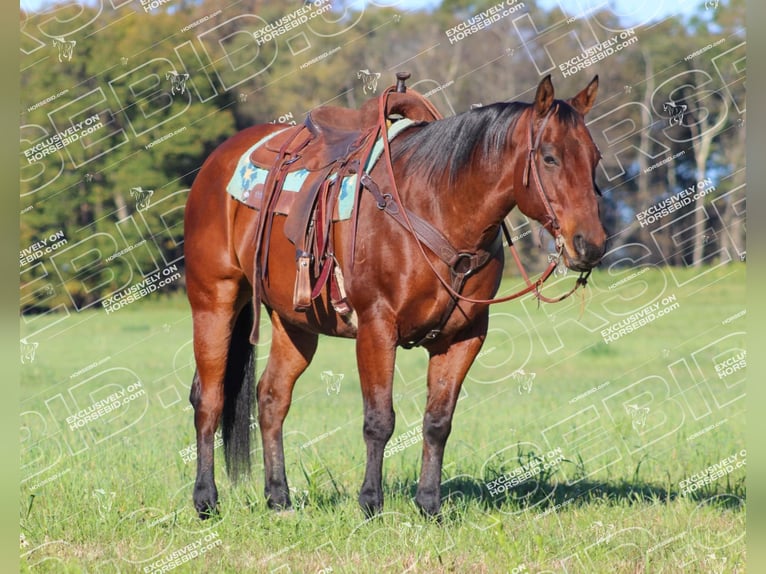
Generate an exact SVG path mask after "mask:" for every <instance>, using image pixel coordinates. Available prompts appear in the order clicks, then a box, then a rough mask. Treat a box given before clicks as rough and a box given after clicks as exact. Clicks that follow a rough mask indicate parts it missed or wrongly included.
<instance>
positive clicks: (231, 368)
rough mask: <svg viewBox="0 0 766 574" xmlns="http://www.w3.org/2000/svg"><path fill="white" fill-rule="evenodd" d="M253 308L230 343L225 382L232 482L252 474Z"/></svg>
mask: <svg viewBox="0 0 766 574" xmlns="http://www.w3.org/2000/svg"><path fill="white" fill-rule="evenodd" d="M252 325H253V308H252V305H250V304H248V305H246V306H245V308H244V309H242V311H240V313H239V316H238V317H237V320H236V322H235V323H234V329H233V330H232V333H231V343H230V344H229V360H228V362H227V365H226V377H225V378H224V382H223V396H224V399H223V416H222V421H221V426H222V429H223V451H224V457H225V459H226V471H227V472H228V474H229V477H230V478H231V480H232V482H237V480H239V478H240V477H242V476H247V475H248V474H249V473H250V425H251V423H252V422H253V421H252V420H250V417H251V414H252V411H253V404H254V400H255V349H254V347H253V345H251V344H250V338H249V337H250V330H251V329H252Z"/></svg>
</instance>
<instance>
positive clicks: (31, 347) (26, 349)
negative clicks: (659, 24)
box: [20, 338, 40, 365]
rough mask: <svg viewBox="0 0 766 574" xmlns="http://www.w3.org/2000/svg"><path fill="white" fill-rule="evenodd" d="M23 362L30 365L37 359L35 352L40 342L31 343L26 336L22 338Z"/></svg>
mask: <svg viewBox="0 0 766 574" xmlns="http://www.w3.org/2000/svg"><path fill="white" fill-rule="evenodd" d="M20 343H21V364H22V365H30V364H32V363H34V361H35V353H36V352H37V346H38V345H39V344H40V343H30V342H29V341H27V339H26V338H24V339H21V341H20Z"/></svg>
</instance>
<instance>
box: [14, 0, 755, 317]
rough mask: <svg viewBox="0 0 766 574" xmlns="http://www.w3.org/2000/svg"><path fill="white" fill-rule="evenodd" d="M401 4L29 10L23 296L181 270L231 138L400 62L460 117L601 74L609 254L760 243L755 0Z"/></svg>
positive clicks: (116, 284)
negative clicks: (748, 218)
mask: <svg viewBox="0 0 766 574" xmlns="http://www.w3.org/2000/svg"><path fill="white" fill-rule="evenodd" d="M713 4H714V5H713ZM400 5H402V6H400ZM405 5H406V3H403V2H400V3H393V2H389V1H379V2H368V3H366V4H364V3H343V2H330V1H329V0H325V1H323V0H318V1H316V2H309V3H303V4H301V3H290V4H289V5H285V3H282V2H276V1H266V0H242V1H241V2H236V3H234V4H230V3H225V2H223V1H222V0H196V1H195V0H180V1H175V2H154V3H152V2H146V3H144V2H142V3H134V2H120V1H119V0H110V1H109V2H107V1H105V0H97V1H96V2H95V3H89V4H78V3H72V2H63V3H57V4H52V5H50V6H48V7H46V8H45V9H43V10H41V11H40V12H37V13H25V12H24V11H22V12H21V75H20V81H21V86H22V96H23V101H22V104H21V110H20V170H21V182H20V190H21V196H20V212H21V213H20V227H21V247H22V249H21V252H20V255H19V259H20V273H21V286H22V305H23V308H24V309H25V311H27V312H30V313H32V312H40V311H47V310H62V309H74V310H81V309H85V308H89V307H98V306H99V305H101V304H102V302H103V301H104V300H105V299H106V298H109V297H114V295H115V294H116V293H120V292H121V291H125V290H128V289H131V288H132V287H133V286H135V285H136V284H138V283H140V282H141V281H144V280H146V278H147V277H150V276H152V274H156V273H162V272H164V271H165V270H168V269H173V268H175V267H180V268H182V267H183V225H182V223H183V205H184V202H185V197H186V192H187V190H188V188H189V187H190V185H191V183H192V182H193V180H194V176H195V174H196V171H197V170H198V169H199V167H200V166H201V165H202V163H203V161H204V159H205V157H206V156H207V155H208V154H209V153H210V151H211V150H212V149H214V148H215V146H217V145H218V144H219V143H221V142H222V141H223V140H224V139H225V138H227V137H229V136H230V135H232V134H233V133H235V132H236V131H237V130H239V129H242V128H244V127H247V126H249V125H251V124H253V123H266V122H282V123H292V122H300V121H302V120H303V116H304V114H305V112H307V111H308V110H310V109H311V108H312V107H315V106H317V105H321V104H324V103H332V104H335V105H347V106H351V107H358V106H359V105H361V103H362V102H363V101H364V100H365V99H366V98H368V97H372V96H374V95H375V94H377V93H380V91H381V90H382V89H383V88H384V87H385V86H388V85H389V84H391V83H393V79H394V72H395V71H397V70H400V69H406V70H407V71H410V72H411V73H412V79H411V80H410V85H411V86H413V87H414V88H415V89H417V90H418V91H420V92H421V93H425V94H427V95H428V97H429V98H430V99H431V100H432V101H433V102H434V104H435V105H436V106H437V107H438V108H439V109H440V110H441V111H442V113H443V114H444V115H452V114H455V113H461V112H464V111H467V110H469V109H471V108H472V107H475V106H480V105H484V104H487V103H491V102H494V101H511V100H514V99H517V100H524V101H530V100H531V99H532V97H533V93H534V92H533V90H534V87H535V86H536V85H537V83H538V82H539V80H540V78H541V77H542V76H543V75H545V74H547V73H551V74H552V75H553V80H554V84H555V86H556V90H557V95H560V96H565V95H572V94H574V93H576V92H577V91H579V89H581V88H582V87H583V86H584V85H585V84H586V83H587V82H588V81H589V80H590V78H591V77H592V76H593V75H594V74H596V73H598V74H599V77H600V88H599V103H598V104H597V106H596V107H595V108H594V110H593V111H592V112H591V114H590V115H589V117H588V118H587V120H588V122H589V127H590V129H591V132H592V133H593V135H594V139H595V140H596V143H597V144H598V145H599V147H600V149H601V153H602V156H603V159H602V163H601V165H600V167H599V168H598V171H597V174H596V176H597V182H598V184H599V187H600V188H601V189H602V191H603V197H602V198H601V200H600V201H601V210H602V217H603V219H604V222H605V226H606V228H607V230H608V231H609V233H610V243H609V249H610V255H609V256H608V258H607V262H606V263H607V264H618V263H620V262H621V261H623V262H625V263H626V264H636V263H639V262H640V263H641V264H657V265H664V264H667V265H677V266H699V265H706V264H719V263H726V262H729V261H735V260H737V259H743V258H744V256H745V248H744V234H745V225H744V212H745V170H744V168H745V166H744V157H745V153H744V150H745V147H744V146H745V131H746V130H745V121H744V118H745V81H744V80H745V59H744V53H745V50H744V45H745V44H744V42H745V28H744V26H745V25H744V13H745V7H744V2H743V1H742V0H730V1H729V2H724V1H721V2H720V3H719V2H715V3H713V2H711V0H707V2H702V1H701V2H700V3H699V5H698V7H697V8H696V9H695V10H694V11H692V12H689V13H687V14H684V15H679V16H677V17H668V18H664V19H663V18H662V17H656V18H652V17H651V14H648V16H647V17H646V18H645V21H643V20H640V18H639V20H640V21H639V24H638V25H636V26H635V27H632V26H630V25H629V24H626V19H625V18H624V17H622V18H621V17H620V15H618V14H615V13H613V12H612V11H609V10H600V11H595V12H592V13H588V14H586V15H577V14H574V15H573V14H564V13H562V12H561V11H560V10H559V9H558V8H554V9H547V8H545V7H544V6H541V5H539V4H537V3H536V2H535V1H533V0H530V1H524V2H521V1H519V0H511V1H506V2H473V1H468V0H444V1H443V2H441V4H439V5H438V6H436V7H432V8H428V9H426V8H423V9H418V10H413V9H407V8H406V7H405ZM648 11H650V10H648ZM633 18H634V19H635V18H636V16H635V15H633ZM511 219H512V221H513V223H514V226H515V229H516V230H517V231H518V236H520V237H521V236H523V237H525V239H524V240H523V241H520V242H519V246H520V247H521V249H522V252H523V255H524V257H525V258H527V259H528V260H530V261H537V262H538V263H540V262H542V261H543V260H544V258H545V249H544V247H545V245H542V247H543V249H541V248H540V247H541V246H540V245H538V244H537V243H538V242H539V241H538V240H536V239H535V238H537V235H538V234H537V233H536V232H530V231H532V230H533V229H534V226H532V225H530V224H529V223H528V222H527V221H526V220H525V219H524V218H523V217H522V216H520V215H518V214H514V215H513V216H512V218H511ZM182 287H183V283H182V280H179V281H174V282H172V283H170V284H168V285H167V286H166V287H164V288H163V289H162V292H168V291H172V290H174V289H178V288H182Z"/></svg>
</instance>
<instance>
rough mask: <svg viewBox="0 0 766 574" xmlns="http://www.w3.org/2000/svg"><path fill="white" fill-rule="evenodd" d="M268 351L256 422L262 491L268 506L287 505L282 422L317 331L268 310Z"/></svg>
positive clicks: (312, 352)
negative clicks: (288, 322) (260, 445)
mask: <svg viewBox="0 0 766 574" xmlns="http://www.w3.org/2000/svg"><path fill="white" fill-rule="evenodd" d="M271 327H272V336H271V352H270V353H269V361H268V364H267V365H266V369H265V370H264V372H263V375H262V376H261V379H260V381H259V382H258V391H257V392H258V425H259V427H260V429H261V440H262V441H263V466H264V473H265V477H264V478H265V480H264V489H263V490H264V494H265V496H266V501H267V503H268V505H269V507H270V508H275V509H286V508H289V507H290V494H289V491H288V488H287V475H286V473H285V452H284V445H283V443H282V424H283V423H284V420H285V417H286V416H287V411H288V410H289V409H290V402H291V400H292V395H293V387H294V386H295V381H296V380H297V379H298V377H299V376H300V375H301V373H303V371H305V370H306V367H307V366H308V365H309V363H310V362H311V359H312V358H313V357H314V352H315V351H316V348H317V339H318V337H317V335H315V334H313V333H307V332H305V331H301V330H299V329H297V328H295V327H292V326H290V325H286V324H284V323H283V322H282V320H281V319H280V317H279V315H277V314H276V313H275V312H272V313H271Z"/></svg>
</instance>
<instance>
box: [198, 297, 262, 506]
mask: <svg viewBox="0 0 766 574" xmlns="http://www.w3.org/2000/svg"><path fill="white" fill-rule="evenodd" d="M216 294H217V296H216V297H212V296H205V297H202V296H200V297H197V298H195V299H190V301H191V303H192V319H193V322H194V358H195V361H196V364H197V370H196V371H195V373H194V380H193V382H192V388H191V393H190V396H189V400H190V402H191V403H192V406H193V407H194V426H195V429H196V431H197V479H196V481H195V484H194V495H193V498H194V507H195V508H196V509H197V512H198V513H199V516H200V518H206V517H208V516H210V514H211V513H213V512H215V510H216V505H217V503H218V490H217V489H216V486H215V472H214V444H215V431H216V430H217V429H218V425H219V423H220V421H221V414H222V412H223V408H224V384H225V378H226V376H227V369H229V373H230V374H231V372H232V365H230V364H229V361H230V360H234V361H235V362H236V361H238V360H241V359H242V357H230V345H231V343H232V335H233V334H235V336H236V337H237V339H240V338H242V339H244V341H247V337H248V334H249V331H247V323H249V321H248V320H247V319H248V318H249V316H250V315H249V314H247V316H245V315H246V314H245V313H242V314H240V312H241V310H242V309H243V307H244V305H245V304H247V302H248V300H247V299H246V298H243V297H241V296H240V287H239V285H238V284H236V283H234V284H230V285H225V284H220V285H219V288H218V289H217V293H216ZM207 295H210V294H207ZM237 349H238V346H237ZM237 349H235V351H236V350H237ZM234 354H236V353H234ZM246 359H247V360H249V359H250V357H249V356H248V357H246ZM236 370H240V371H242V370H243V369H236ZM240 383H241V384H246V383H245V382H244V381H242V380H241V379H240ZM248 453H249V451H248Z"/></svg>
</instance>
